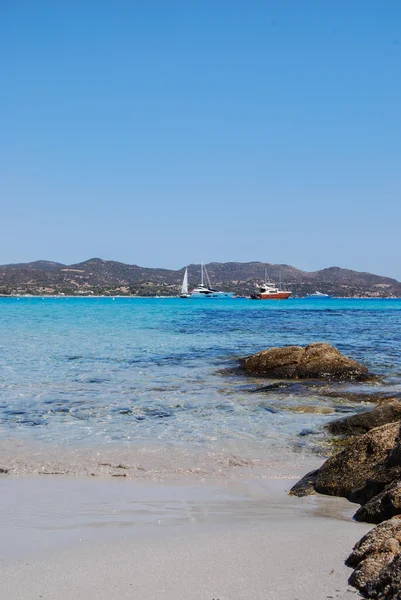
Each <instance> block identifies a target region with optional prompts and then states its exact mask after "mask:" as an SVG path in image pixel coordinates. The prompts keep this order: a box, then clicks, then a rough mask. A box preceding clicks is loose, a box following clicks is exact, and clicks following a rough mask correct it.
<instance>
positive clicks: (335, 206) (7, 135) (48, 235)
mask: <svg viewBox="0 0 401 600" xmlns="http://www.w3.org/2000/svg"><path fill="white" fill-rule="evenodd" d="M0 59H1V60H0V76H1V90H2V91H1V94H0V115H1V127H0V131H1V134H0V165H1V166H0V198H1V219H0V264H1V263H8V262H19V261H30V260H36V259H48V260H57V261H61V262H66V263H73V262H78V261H80V260H85V259H87V258H89V257H93V256H100V257H102V258H105V259H113V260H121V261H123V262H129V263H136V264H140V265H143V266H160V267H168V268H180V267H182V266H183V265H185V264H187V263H191V262H200V260H201V259H203V260H204V261H206V262H208V261H229V260H232V261H250V260H260V261H266V262H277V263H288V264H292V265H294V266H297V267H299V268H302V269H305V270H316V269H320V268H324V267H328V266H333V265H337V266H342V267H347V268H352V269H357V270H365V271H371V272H376V273H380V274H383V275H389V276H393V277H396V278H398V279H401V260H400V256H401V242H400V238H401V236H400V233H399V232H400V223H401V168H400V167H401V116H400V115H401V108H400V107H401V3H400V2H399V1H398V0H386V2H380V1H379V0H377V1H371V0H364V1H358V0H353V1H352V2H349V1H347V2H345V1H342V0H338V1H323V0H320V1H315V2H311V1H308V0H305V1H302V2H300V1H299V0H296V1H295V0H294V1H285V0H277V1H268V0H265V1H263V2H261V1H258V0H252V1H250V2H246V1H245V0H242V1H236V0H218V1H216V0H213V1H211V0H197V1H195V0H180V1H175V0H158V1H157V0H116V1H115V2H112V1H111V0H109V1H107V2H106V1H102V0H100V1H99V0H97V1H91V0H81V1H75V0H60V1H58V2H54V1H53V0H52V1H43V0H36V1H35V2H32V1H31V0H26V1H23V0H3V1H2V2H1V3H0Z"/></svg>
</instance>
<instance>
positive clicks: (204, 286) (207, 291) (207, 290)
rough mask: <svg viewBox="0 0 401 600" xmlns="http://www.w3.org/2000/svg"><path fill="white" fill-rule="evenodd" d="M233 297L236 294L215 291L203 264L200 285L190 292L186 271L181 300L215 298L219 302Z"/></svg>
mask: <svg viewBox="0 0 401 600" xmlns="http://www.w3.org/2000/svg"><path fill="white" fill-rule="evenodd" d="M233 296H234V294H233V293H232V292H221V291H219V290H215V289H214V288H213V287H212V285H211V283H210V279H209V275H208V272H207V270H206V267H205V265H204V264H203V263H202V264H201V282H200V284H199V285H198V286H197V287H196V288H194V289H193V290H191V291H190V292H188V269H185V273H184V279H183V282H182V288H181V295H180V298H195V299H200V298H215V299H218V300H223V299H229V298H233Z"/></svg>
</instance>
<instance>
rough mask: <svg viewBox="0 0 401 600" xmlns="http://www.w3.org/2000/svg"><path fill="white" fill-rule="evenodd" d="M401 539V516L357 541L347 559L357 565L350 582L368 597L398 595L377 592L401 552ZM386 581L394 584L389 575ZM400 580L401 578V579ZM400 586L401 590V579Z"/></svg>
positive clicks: (349, 562)
mask: <svg viewBox="0 0 401 600" xmlns="http://www.w3.org/2000/svg"><path fill="white" fill-rule="evenodd" d="M400 543H401V519H399V518H397V517H395V518H393V519H390V520H389V521H385V522H384V523H381V524H380V525H378V526H377V527H375V528H374V529H372V530H371V531H369V532H368V533H367V534H366V535H364V536H363V538H362V539H361V540H360V541H359V542H358V543H357V544H355V546H354V548H353V550H352V552H351V554H350V556H349V557H348V559H347V560H346V564H347V565H348V566H349V567H353V568H354V569H355V570H354V572H353V573H352V575H351V577H350V578H349V581H348V583H349V584H350V585H352V586H354V587H356V588H357V589H358V590H359V591H360V592H362V594H364V596H365V597H367V598H394V597H396V596H381V595H377V592H378V590H379V589H380V588H383V587H384V578H383V575H384V572H386V571H387V569H388V566H389V565H390V566H391V564H392V563H393V561H394V560H395V559H397V560H398V557H399V556H400V554H399V553H400V550H401V545H400ZM386 581H387V583H386V585H388V584H390V585H392V584H393V582H390V580H389V577H388V576H387V578H386ZM398 581H399V582H400V580H398ZM379 582H382V583H379ZM393 590H394V587H393ZM398 590H399V591H400V590H401V587H400V586H399V583H398ZM399 598H401V595H400V596H399Z"/></svg>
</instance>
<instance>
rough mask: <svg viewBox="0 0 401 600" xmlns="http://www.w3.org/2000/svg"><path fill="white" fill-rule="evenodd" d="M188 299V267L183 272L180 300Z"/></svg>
mask: <svg viewBox="0 0 401 600" xmlns="http://www.w3.org/2000/svg"><path fill="white" fill-rule="evenodd" d="M189 297H190V294H189V293H188V267H186V268H185V272H184V279H183V280H182V286H181V294H180V298H189Z"/></svg>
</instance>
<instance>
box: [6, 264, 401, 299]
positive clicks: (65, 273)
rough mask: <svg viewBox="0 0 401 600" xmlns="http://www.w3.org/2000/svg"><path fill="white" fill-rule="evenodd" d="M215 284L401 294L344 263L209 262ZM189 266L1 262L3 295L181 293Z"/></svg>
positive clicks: (194, 280)
mask: <svg viewBox="0 0 401 600" xmlns="http://www.w3.org/2000/svg"><path fill="white" fill-rule="evenodd" d="M206 268H207V271H208V273H209V276H210V279H211V281H212V284H213V286H214V287H216V288H219V289H222V290H227V291H228V290H231V291H234V292H235V293H237V294H250V293H252V292H254V291H255V284H256V283H257V282H262V281H263V280H264V276H265V269H266V275H267V278H268V279H269V280H272V281H275V282H276V283H278V282H279V281H280V279H281V281H282V285H283V286H284V287H286V288H288V289H290V290H291V291H292V292H293V294H294V295H295V296H303V295H305V294H308V293H311V292H314V291H316V290H319V291H320V292H324V293H327V294H332V295H334V296H361V297H401V283H400V282H398V281H396V280H395V279H391V278H389V277H381V276H380V275H373V274H372V273H360V272H358V271H351V270H349V269H341V268H340V267H330V268H329V269H322V270H321V271H314V272H307V271H301V270H299V269H296V268H295V267H292V266H290V265H276V264H269V263H261V262H248V263H238V262H229V263H209V264H208V265H206ZM183 273H184V267H183V268H181V269H179V270H178V271H173V270H170V269H150V268H145V267H140V266H138V265H127V264H125V263H120V262H116V261H109V260H102V259H100V258H91V259H89V260H86V261H84V262H81V263H78V264H73V265H63V264H61V263H56V262H51V261H45V260H39V261H35V262H30V263H23V264H15V265H3V266H0V294H2V295H11V294H16V295H22V294H33V295H46V294H48V295H52V294H66V295H67V294H68V295H81V294H87V295H88V294H106V295H137V296H153V295H172V296H174V295H177V294H178V292H179V289H180V285H181V281H182V278H183ZM188 275H189V282H190V286H195V285H197V284H198V283H199V279H200V265H195V264H193V265H189V266H188Z"/></svg>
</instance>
